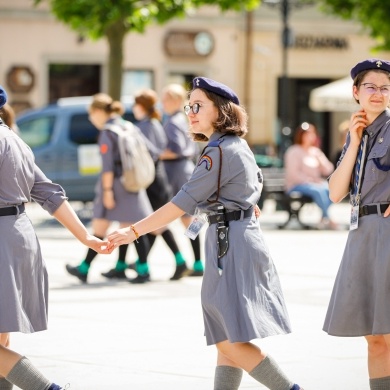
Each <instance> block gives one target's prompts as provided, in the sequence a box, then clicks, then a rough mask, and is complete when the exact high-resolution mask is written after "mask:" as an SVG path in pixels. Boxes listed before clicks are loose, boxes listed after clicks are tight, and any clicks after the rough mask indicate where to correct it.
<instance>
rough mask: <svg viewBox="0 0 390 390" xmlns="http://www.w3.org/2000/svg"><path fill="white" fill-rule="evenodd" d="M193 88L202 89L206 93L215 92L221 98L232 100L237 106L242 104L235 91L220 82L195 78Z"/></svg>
mask: <svg viewBox="0 0 390 390" xmlns="http://www.w3.org/2000/svg"><path fill="white" fill-rule="evenodd" d="M192 88H193V89H196V88H202V89H205V90H206V91H210V92H214V93H215V94H217V95H219V96H222V97H224V98H226V99H228V100H231V101H232V102H233V103H235V104H240V101H239V100H238V97H237V95H236V94H235V93H234V91H233V90H232V89H231V88H229V87H228V86H226V85H224V84H222V83H219V82H218V81H215V80H211V79H208V78H206V77H195V78H194V80H193V81H192Z"/></svg>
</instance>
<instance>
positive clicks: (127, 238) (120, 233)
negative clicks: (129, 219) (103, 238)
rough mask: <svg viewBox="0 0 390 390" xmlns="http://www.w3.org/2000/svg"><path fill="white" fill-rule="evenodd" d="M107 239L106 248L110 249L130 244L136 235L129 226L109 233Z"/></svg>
mask: <svg viewBox="0 0 390 390" xmlns="http://www.w3.org/2000/svg"><path fill="white" fill-rule="evenodd" d="M107 239H108V248H109V249H110V250H111V251H112V250H113V249H114V248H116V247H118V246H119V245H123V244H130V243H131V242H133V241H135V239H136V236H135V234H134V232H133V230H132V229H131V228H130V226H129V227H127V228H123V229H118V230H115V231H114V232H112V233H111V234H109V236H108V237H107Z"/></svg>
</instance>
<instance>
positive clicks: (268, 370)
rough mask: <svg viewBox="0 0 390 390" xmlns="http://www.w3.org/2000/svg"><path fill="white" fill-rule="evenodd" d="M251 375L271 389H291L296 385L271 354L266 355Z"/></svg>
mask: <svg viewBox="0 0 390 390" xmlns="http://www.w3.org/2000/svg"><path fill="white" fill-rule="evenodd" d="M249 375H250V376H252V377H253V378H255V379H256V380H257V381H258V382H260V383H262V384H263V385H264V386H266V387H268V388H269V389H271V390H290V389H291V388H292V387H293V386H294V383H293V382H291V381H290V380H289V379H288V378H287V376H286V374H285V373H284V372H283V371H282V370H281V369H280V367H279V366H278V364H277V363H276V362H275V360H274V359H272V358H271V357H270V356H266V358H265V359H264V360H262V361H261V362H260V363H259V364H258V365H257V366H256V367H255V368H254V369H253V370H252V371H251V372H249Z"/></svg>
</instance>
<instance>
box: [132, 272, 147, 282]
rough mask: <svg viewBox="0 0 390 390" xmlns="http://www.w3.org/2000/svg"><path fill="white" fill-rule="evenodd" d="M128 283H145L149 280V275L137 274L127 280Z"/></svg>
mask: <svg viewBox="0 0 390 390" xmlns="http://www.w3.org/2000/svg"><path fill="white" fill-rule="evenodd" d="M129 282H130V283H132V284H142V283H147V282H150V275H149V274H145V275H139V274H138V275H137V277H135V278H134V279H130V280H129Z"/></svg>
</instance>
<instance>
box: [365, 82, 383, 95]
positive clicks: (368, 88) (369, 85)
mask: <svg viewBox="0 0 390 390" xmlns="http://www.w3.org/2000/svg"><path fill="white" fill-rule="evenodd" d="M362 85H363V87H364V90H365V91H366V92H367V93H368V94H370V95H374V94H375V93H377V92H378V89H379V91H380V93H381V94H382V95H383V96H388V95H389V94H390V85H382V86H380V87H378V86H377V85H375V84H372V83H363V84H362Z"/></svg>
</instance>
